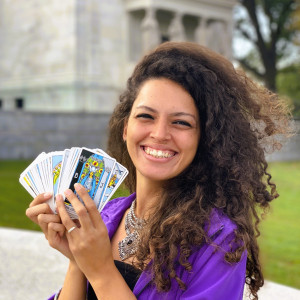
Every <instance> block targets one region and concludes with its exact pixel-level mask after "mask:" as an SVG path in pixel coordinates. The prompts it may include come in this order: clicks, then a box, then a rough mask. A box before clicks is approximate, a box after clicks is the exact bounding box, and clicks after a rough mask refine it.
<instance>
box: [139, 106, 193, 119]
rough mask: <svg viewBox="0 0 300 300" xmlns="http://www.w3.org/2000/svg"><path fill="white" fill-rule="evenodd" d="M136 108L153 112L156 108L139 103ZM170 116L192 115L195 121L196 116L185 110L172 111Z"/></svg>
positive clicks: (155, 111)
mask: <svg viewBox="0 0 300 300" xmlns="http://www.w3.org/2000/svg"><path fill="white" fill-rule="evenodd" d="M136 109H145V110H148V111H151V112H153V113H157V110H155V109H154V108H152V107H149V106H147V105H139V106H137V107H136ZM171 116H175V117H180V116H190V117H192V118H193V119H194V120H195V121H197V118H196V116H195V115H193V114H190V113H186V112H175V113H172V114H171Z"/></svg>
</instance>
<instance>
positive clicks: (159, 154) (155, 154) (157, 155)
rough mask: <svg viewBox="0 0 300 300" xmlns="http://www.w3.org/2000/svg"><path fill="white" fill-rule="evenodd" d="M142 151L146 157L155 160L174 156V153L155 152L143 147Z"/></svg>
mask: <svg viewBox="0 0 300 300" xmlns="http://www.w3.org/2000/svg"><path fill="white" fill-rule="evenodd" d="M143 149H144V151H145V152H146V153H147V154H148V155H150V156H152V157H155V158H169V157H172V156H174V155H175V154H176V153H175V152H174V151H163V150H156V149H152V148H150V147H143Z"/></svg>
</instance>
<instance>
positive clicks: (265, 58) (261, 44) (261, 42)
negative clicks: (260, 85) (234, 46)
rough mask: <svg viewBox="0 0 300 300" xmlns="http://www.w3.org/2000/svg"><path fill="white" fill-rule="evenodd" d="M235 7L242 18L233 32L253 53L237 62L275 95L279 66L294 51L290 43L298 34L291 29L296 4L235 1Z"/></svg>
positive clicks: (270, 0)
mask: <svg viewBox="0 0 300 300" xmlns="http://www.w3.org/2000/svg"><path fill="white" fill-rule="evenodd" d="M239 3H240V7H241V8H243V9H244V11H245V12H246V15H245V14H240V16H239V17H238V18H237V20H236V29H237V31H238V33H239V34H241V35H242V37H243V38H244V39H246V40H248V41H250V42H251V44H252V45H253V49H252V50H251V51H250V52H249V53H248V54H247V55H245V56H244V57H239V58H237V60H238V61H239V63H240V64H241V66H242V67H243V68H244V69H245V70H246V71H249V72H251V73H252V74H253V75H254V76H255V77H257V78H258V79H259V80H262V81H264V83H265V85H266V86H267V87H268V88H269V89H271V90H273V91H277V80H276V77H277V75H278V70H279V65H280V63H282V62H283V61H284V60H286V59H287V57H289V55H291V52H292V51H293V50H294V48H293V40H294V38H295V35H296V34H297V31H298V28H297V26H293V20H294V19H293V13H294V12H295V10H296V7H297V3H296V0H239ZM298 33H299V32H298ZM294 47H295V46H294Z"/></svg>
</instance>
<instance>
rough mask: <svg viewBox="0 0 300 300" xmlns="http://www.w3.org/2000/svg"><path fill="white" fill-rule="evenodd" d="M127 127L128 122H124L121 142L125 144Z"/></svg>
mask: <svg viewBox="0 0 300 300" xmlns="http://www.w3.org/2000/svg"><path fill="white" fill-rule="evenodd" d="M127 125H128V120H125V121H124V128H123V141H124V142H126V139H127Z"/></svg>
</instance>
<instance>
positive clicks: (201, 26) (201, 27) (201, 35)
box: [195, 17, 207, 46]
mask: <svg viewBox="0 0 300 300" xmlns="http://www.w3.org/2000/svg"><path fill="white" fill-rule="evenodd" d="M206 24H207V19H206V18H204V17H200V18H199V23H198V26H197V28H196V30H195V41H196V43H198V44H200V45H203V46H207V41H206Z"/></svg>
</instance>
